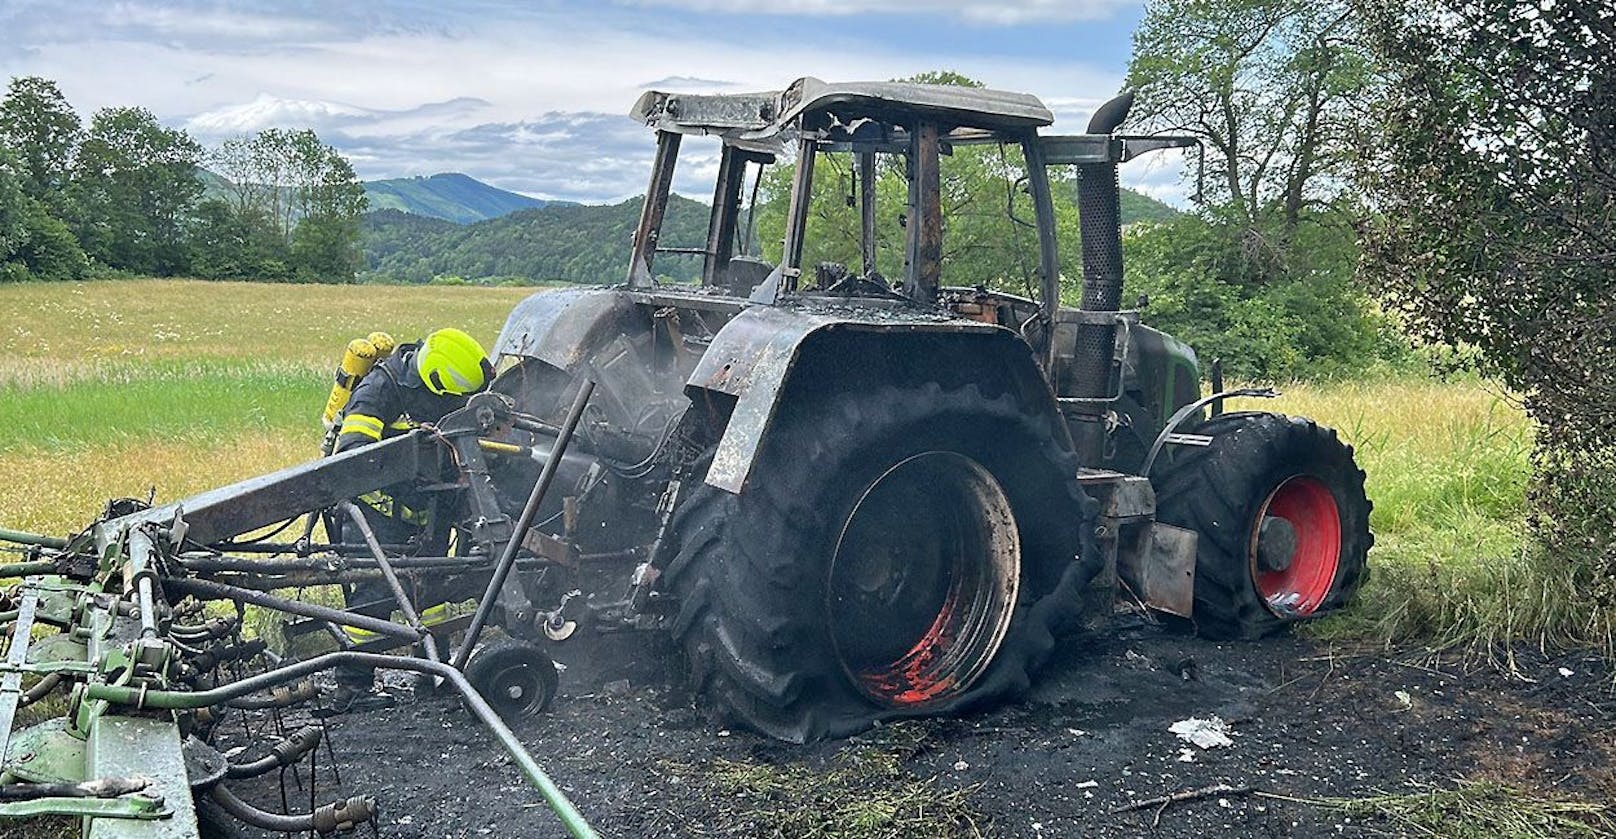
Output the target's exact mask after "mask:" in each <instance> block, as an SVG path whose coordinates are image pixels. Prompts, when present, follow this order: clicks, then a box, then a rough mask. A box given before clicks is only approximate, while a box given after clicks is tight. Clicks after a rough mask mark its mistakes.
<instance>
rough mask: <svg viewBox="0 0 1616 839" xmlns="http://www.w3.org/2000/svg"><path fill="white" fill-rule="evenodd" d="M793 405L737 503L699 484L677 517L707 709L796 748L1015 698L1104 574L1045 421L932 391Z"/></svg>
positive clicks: (694, 658) (972, 390)
mask: <svg viewBox="0 0 1616 839" xmlns="http://www.w3.org/2000/svg"><path fill="white" fill-rule="evenodd" d="M790 408H791V410H789V411H787V412H785V413H784V414H783V415H782V416H781V417H780V419H779V420H778V422H777V427H776V428H775V429H774V430H772V431H771V433H770V436H769V438H768V439H767V440H766V441H765V443H764V446H763V449H762V451H761V452H760V456H759V459H758V460H757V461H756V462H755V463H754V464H753V466H752V468H751V471H750V473H749V478H748V482H747V487H746V490H745V491H744V492H742V493H741V494H739V495H735V494H731V493H729V492H726V491H723V490H720V489H717V488H714V487H712V486H709V485H706V484H701V485H700V486H697V487H695V488H694V489H693V490H692V491H691V492H690V493H689V494H688V496H687V498H686V500H685V502H684V503H682V504H681V505H680V508H679V509H678V511H677V512H676V514H675V520H674V531H675V534H676V538H677V543H676V544H677V545H678V550H677V553H676V555H675V556H674V558H673V559H672V561H671V562H669V564H668V567H667V569H666V571H665V572H664V575H663V582H664V585H665V586H666V589H667V590H668V591H669V592H670V593H672V594H673V595H674V596H676V597H677V598H678V604H679V608H678V612H677V615H676V616H675V618H674V621H673V625H672V630H673V636H674V638H675V640H676V641H677V642H678V643H679V645H680V646H681V647H682V649H683V651H684V654H685V658H686V662H687V664H688V665H689V671H690V677H691V685H692V688H693V690H694V691H695V693H696V694H697V697H698V699H699V700H700V701H701V702H702V703H703V704H704V705H706V706H707V707H708V708H709V709H710V710H714V711H717V712H718V713H719V715H720V716H721V717H726V718H728V719H729V720H733V721H735V722H738V723H740V724H742V725H744V726H746V727H748V728H751V729H753V730H755V731H758V732H760V733H763V734H766V735H769V736H772V737H775V738H778V739H781V740H787V741H791V742H798V743H801V742H807V741H812V740H818V739H821V738H826V737H841V736H846V735H849V734H853V733H856V732H858V731H861V730H863V729H865V728H867V727H869V726H870V725H872V724H874V723H875V722H877V721H881V720H887V719H894V718H899V717H911V716H923V715H935V714H947V713H956V712H960V711H963V710H966V709H969V708H973V707H978V706H981V705H983V704H985V703H988V702H990V701H994V700H999V699H1003V698H1007V697H1010V696H1013V695H1015V694H1018V693H1020V692H1022V691H1024V690H1025V689H1026V688H1027V686H1028V684H1029V681H1030V674H1031V673H1032V672H1033V671H1034V670H1035V669H1036V668H1037V667H1039V666H1040V665H1041V664H1042V663H1043V662H1044V660H1045V659H1046V658H1047V657H1048V656H1049V653H1050V652H1051V650H1052V649H1053V648H1054V645H1055V636H1056V634H1057V633H1059V632H1062V631H1063V630H1064V629H1065V628H1067V627H1069V626H1074V625H1076V623H1077V622H1078V618H1079V615H1078V614H1077V613H1078V611H1079V609H1080V597H1081V591H1082V589H1083V588H1084V587H1086V586H1087V585H1088V584H1089V582H1090V581H1091V580H1092V579H1093V577H1094V575H1095V574H1096V573H1097V571H1098V570H1099V568H1100V564H1101V562H1100V559H1099V556H1098V553H1097V551H1095V550H1094V549H1093V546H1092V529H1093V517H1094V502H1093V501H1091V500H1090V499H1089V498H1088V496H1087V495H1085V494H1084V493H1083V491H1082V489H1081V488H1080V487H1079V486H1078V484H1077V481H1076V465H1077V464H1076V461H1075V458H1074V456H1073V455H1072V454H1071V453H1070V452H1069V451H1067V450H1066V449H1065V448H1064V447H1063V446H1062V445H1061V443H1060V442H1059V441H1060V440H1062V439H1063V437H1062V436H1061V435H1059V434H1058V430H1057V429H1056V428H1054V427H1052V426H1051V423H1050V421H1049V419H1048V418H1046V417H1044V416H1042V415H1041V412H1039V411H1036V410H1029V409H1027V408H1026V407H1025V406H1023V405H1021V404H1019V403H1018V402H1017V401H1016V400H1015V399H1014V398H1012V397H1011V396H1009V395H1000V396H996V397H988V396H984V395H983V394H982V392H981V391H980V390H978V388H977V387H975V386H966V387H961V388H957V389H952V390H945V389H943V388H941V387H940V386H938V385H935V384H928V385H924V386H918V387H910V388H900V387H889V388H885V389H882V390H880V391H877V392H875V393H865V394H848V395H843V396H839V397H834V398H830V399H825V400H816V401H815V402H813V403H812V404H800V403H799V404H792V405H790Z"/></svg>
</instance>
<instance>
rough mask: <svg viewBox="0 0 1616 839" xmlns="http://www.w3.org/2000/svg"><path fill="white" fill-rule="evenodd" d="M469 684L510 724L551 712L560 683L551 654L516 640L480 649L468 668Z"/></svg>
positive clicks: (504, 640) (506, 639) (506, 640)
mask: <svg viewBox="0 0 1616 839" xmlns="http://www.w3.org/2000/svg"><path fill="white" fill-rule="evenodd" d="M466 680H467V681H469V682H471V686H472V687H474V688H476V689H477V692H478V693H480V694H482V697H483V699H484V700H486V701H487V702H488V704H489V705H491V706H493V708H494V710H495V711H496V712H497V713H498V714H499V715H500V717H501V718H503V719H504V720H506V721H507V722H512V721H515V720H517V719H520V718H522V717H530V716H533V715H534V714H537V713H539V712H541V711H544V710H546V709H548V708H549V707H550V703H551V701H553V700H554V699H555V695H556V688H557V683H558V681H559V680H558V679H557V678H556V667H555V662H554V661H551V660H550V654H549V653H546V652H545V651H544V649H543V648H542V647H539V646H538V645H536V644H532V643H529V642H527V641H519V640H517V639H515V638H500V639H498V640H495V641H491V642H489V643H487V644H484V645H482V646H481V647H479V648H478V649H477V651H476V652H475V653H473V654H472V656H471V661H469V662H467V664H466Z"/></svg>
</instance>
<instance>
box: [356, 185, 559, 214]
mask: <svg viewBox="0 0 1616 839" xmlns="http://www.w3.org/2000/svg"><path fill="white" fill-rule="evenodd" d="M365 197H366V198H369V199H370V208H371V209H372V210H402V211H404V212H406V213H414V214H416V215H419V216H429V217H431V218H439V219H445V220H447V221H452V222H456V223H458V224H470V223H472V222H478V221H484V220H487V219H491V218H498V217H500V216H503V215H506V214H507V213H513V212H516V211H518V210H528V209H536V208H539V207H543V206H546V205H547V204H549V203H550V202H548V201H545V200H543V199H541V198H532V197H529V196H526V195H521V194H519V193H515V192H509V191H506V190H503V189H500V188H499V187H496V186H490V185H488V184H485V183H483V182H482V181H479V180H477V179H476V178H473V177H471V176H469V175H462V174H460V173H458V172H444V173H440V174H437V175H431V176H427V177H414V178H392V179H389V180H383V181H366V182H365Z"/></svg>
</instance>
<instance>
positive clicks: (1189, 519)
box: [1156, 412, 1374, 639]
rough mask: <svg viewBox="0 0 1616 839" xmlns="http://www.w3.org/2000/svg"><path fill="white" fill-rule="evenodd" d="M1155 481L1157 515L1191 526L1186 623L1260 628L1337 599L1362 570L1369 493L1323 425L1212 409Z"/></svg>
mask: <svg viewBox="0 0 1616 839" xmlns="http://www.w3.org/2000/svg"><path fill="white" fill-rule="evenodd" d="M1194 433H1196V434H1205V435H1208V436H1210V437H1212V444H1211V445H1209V446H1207V447H1205V448H1199V449H1196V448H1189V447H1185V448H1181V449H1179V451H1178V457H1177V458H1176V459H1175V460H1174V462H1173V464H1172V466H1171V467H1170V468H1169V469H1167V470H1166V472H1165V474H1164V475H1163V476H1162V478H1161V479H1160V480H1159V481H1158V482H1157V489H1156V499H1157V500H1156V505H1157V517H1158V518H1159V519H1160V520H1161V521H1163V522H1165V523H1167V524H1173V525H1177V526H1179V527H1186V528H1189V529H1191V530H1194V531H1196V532H1197V533H1199V534H1200V540H1199V542H1198V547H1197V551H1196V557H1195V609H1194V618H1193V620H1194V625H1195V629H1196V631H1197V632H1198V633H1200V634H1201V635H1204V636H1206V637H1208V638H1217V639H1236V638H1261V637H1263V636H1266V635H1272V634H1274V633H1276V632H1279V631H1281V630H1283V629H1285V628H1286V627H1288V626H1290V625H1291V624H1293V623H1296V622H1298V621H1303V620H1309V619H1312V618H1317V617H1321V616H1323V615H1327V614H1330V613H1331V612H1334V611H1337V610H1339V609H1341V608H1343V607H1345V606H1346V605H1347V604H1348V602H1350V601H1351V599H1352V596H1353V595H1354V594H1355V593H1356V592H1357V590H1358V587H1359V585H1361V584H1362V583H1363V581H1364V579H1365V578H1366V577H1367V559H1368V555H1369V547H1370V545H1372V544H1374V537H1373V535H1371V534H1370V532H1369V510H1370V507H1371V504H1370V502H1369V499H1368V498H1367V497H1366V496H1365V494H1364V473H1363V470H1361V469H1359V468H1358V465H1357V463H1356V462H1355V461H1354V460H1353V456H1352V447H1351V446H1348V445H1347V444H1345V443H1343V442H1341V439H1340V438H1339V437H1338V436H1337V435H1336V432H1335V430H1334V429H1331V428H1327V427H1325V426H1321V425H1319V424H1317V423H1315V422H1313V421H1312V420H1308V419H1302V418H1298V417H1287V416H1283V415H1280V414H1268V413H1256V412H1241V413H1230V414H1223V415H1221V416H1217V417H1214V418H1212V419H1211V420H1209V421H1207V422H1205V423H1202V424H1201V425H1200V426H1198V427H1196V428H1195V429H1194Z"/></svg>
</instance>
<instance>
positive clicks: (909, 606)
mask: <svg viewBox="0 0 1616 839" xmlns="http://www.w3.org/2000/svg"><path fill="white" fill-rule="evenodd" d="M828 576H829V579H828V580H827V585H826V603H825V605H826V620H827V624H828V627H829V630H830V640H831V642H832V644H833V647H834V650H835V652H836V655H837V658H839V659H840V663H841V666H842V670H843V672H845V673H846V674H847V675H848V676H849V677H850V679H851V681H852V683H853V685H854V686H855V687H857V688H858V690H859V691H861V692H862V693H863V694H864V695H865V696H867V697H869V698H870V699H872V700H875V701H876V702H878V703H880V704H882V705H886V706H889V707H894V708H905V709H923V708H925V707H927V706H929V705H933V704H937V703H941V702H946V701H948V700H950V699H953V698H955V697H958V696H959V695H960V694H962V693H964V692H965V691H966V690H968V689H970V687H971V686H972V685H973V684H974V683H975V682H976V680H977V679H978V678H979V677H981V676H982V674H983V673H985V672H986V671H987V669H988V667H989V666H990V665H991V664H992V663H993V660H994V658H995V656H997V655H998V652H999V647H1000V645H1001V644H1002V643H1003V642H1004V638H1005V635H1006V634H1007V633H1008V631H1009V627H1010V620H1011V617H1012V615H1013V614H1014V611H1015V604H1016V595H1017V592H1018V591H1019V588H1020V580H1021V537H1020V533H1019V531H1018V530H1017V529H1016V519H1015V514H1014V512H1013V511H1012V510H1011V508H1010V500H1009V498H1008V497H1007V496H1006V495H1005V494H1004V490H1003V488H1002V487H1001V486H1000V485H999V483H998V481H997V480H995V479H994V477H993V475H992V473H990V472H988V470H987V469H986V468H985V467H983V466H982V465H981V464H979V463H977V462H976V461H974V460H971V459H970V458H968V457H965V456H964V455H961V454H956V453H954V452H947V451H933V452H925V453H922V454H918V455H915V456H913V457H910V458H908V459H907V460H904V461H902V462H901V463H898V464H897V465H895V466H893V467H892V468H891V469H888V470H887V471H886V472H885V473H884V474H883V475H881V477H879V478H877V479H876V481H875V482H874V483H873V484H871V485H870V486H869V487H868V488H867V489H866V490H865V491H864V493H863V494H862V495H861V496H860V497H859V499H858V501H857V502H856V503H855V504H854V507H853V509H852V511H851V512H850V513H849V514H848V518H847V521H846V523H845V524H844V525H843V527H842V533H841V536H840V537H839V538H838V540H837V543H836V548H835V553H834V554H833V555H832V557H831V562H830V568H829V575H828Z"/></svg>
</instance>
